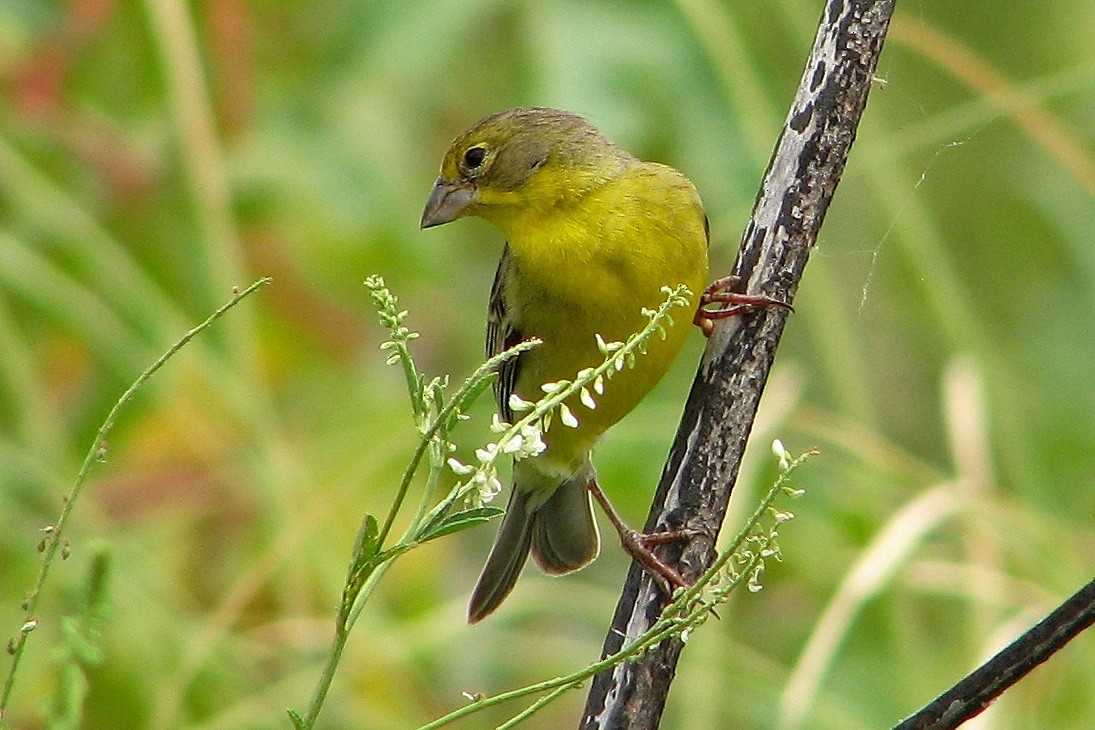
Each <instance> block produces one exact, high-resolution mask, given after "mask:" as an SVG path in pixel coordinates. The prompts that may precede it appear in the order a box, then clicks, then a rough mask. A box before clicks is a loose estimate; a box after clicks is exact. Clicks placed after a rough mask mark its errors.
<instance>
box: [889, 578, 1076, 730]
mask: <svg viewBox="0 0 1095 730" xmlns="http://www.w3.org/2000/svg"><path fill="white" fill-rule="evenodd" d="M1092 623H1095V578H1093V579H1092V580H1091V582H1090V583H1088V584H1087V585H1086V586H1084V587H1083V588H1081V589H1080V590H1079V591H1077V592H1076V593H1075V594H1074V595H1073V596H1072V598H1069V599H1068V600H1067V601H1065V602H1064V603H1062V604H1061V605H1060V606H1058V607H1057V608H1056V609H1054V611H1053V612H1052V613H1050V614H1049V615H1048V616H1046V617H1045V618H1044V619H1042V620H1041V621H1039V622H1038V623H1037V624H1035V625H1034V627H1033V628H1031V629H1030V630H1029V631H1027V632H1026V633H1025V634H1023V635H1022V636H1020V637H1019V638H1018V639H1016V640H1015V641H1013V642H1012V643H1011V644H1010V645H1008V647H1007V648H1005V649H1004V650H1003V651H1001V652H1000V653H999V654H997V655H996V656H994V657H993V658H992V659H989V660H988V661H987V662H985V663H984V664H982V665H981V666H980V667H978V668H977V669H976V670H974V671H973V672H972V673H971V674H969V675H968V676H967V677H966V678H965V679H963V680H962V681H961V682H959V683H958V684H956V685H954V686H953V687H951V688H950V689H949V690H947V691H946V692H944V693H943V694H941V695H939V696H938V697H936V698H935V700H933V701H932V702H931V703H930V704H928V705H927V706H926V707H924V708H923V709H921V710H920V711H919V712H917V713H916V714H915V715H911V716H910V717H908V718H906V719H905V720H903V721H902V722H901V723H900V724H898V725H897V726H895V728H894V730H948V729H949V728H955V727H958V726H959V725H961V724H962V723H963V722H965V721H966V720H968V719H970V718H971V717H973V716H975V715H977V714H979V713H980V712H981V711H982V710H984V709H985V708H986V707H988V706H989V705H990V704H991V703H992V701H993V700H995V699H996V698H997V697H999V696H1000V695H1001V694H1003V693H1004V691H1005V690H1007V688H1008V687H1010V686H1011V685H1013V684H1015V683H1016V682H1018V681H1019V680H1020V679H1022V678H1023V677H1025V676H1026V675H1027V673H1028V672H1030V670H1032V669H1034V668H1035V667H1036V666H1038V665H1039V664H1041V663H1042V662H1044V661H1045V660H1046V659H1049V658H1050V657H1051V656H1053V654H1054V653H1056V652H1057V651H1058V650H1060V649H1061V648H1062V647H1063V646H1064V645H1065V644H1067V643H1068V642H1069V641H1071V640H1072V639H1074V638H1075V637H1076V636H1078V635H1079V634H1080V633H1081V632H1082V631H1084V629H1087V628H1088V627H1089V626H1091V624H1092Z"/></svg>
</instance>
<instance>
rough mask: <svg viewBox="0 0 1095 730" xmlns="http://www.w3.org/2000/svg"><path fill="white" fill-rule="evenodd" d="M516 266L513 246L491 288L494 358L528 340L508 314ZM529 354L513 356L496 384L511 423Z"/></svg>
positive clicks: (489, 313)
mask: <svg viewBox="0 0 1095 730" xmlns="http://www.w3.org/2000/svg"><path fill="white" fill-rule="evenodd" d="M512 266H513V262H512V259H510V255H509V246H508V245H507V246H506V247H505V248H504V249H502V258H501V260H500V261H499V262H498V271H496V272H495V274H494V285H493V286H492V287H491V289H490V304H489V306H488V308H487V357H488V358H490V357H494V356H495V355H497V354H498V353H500V352H503V351H505V350H507V349H509V348H511V347H513V346H514V345H516V344H517V343H518V342H520V341H521V340H523V339H524V337H522V335H521V332H520V331H518V329H517V326H516V323H515V322H514V313H513V312H507V311H506V301H505V296H504V295H503V289H505V286H506V280H507V279H508V277H509V275H510V267H512ZM524 357H525V353H521V354H520V355H518V356H517V357H511V358H510V359H509V360H506V361H505V362H504V363H502V365H501V367H499V368H498V379H497V380H495V381H494V399H495V400H496V401H497V402H498V412H499V413H501V414H502V418H504V419H506V420H507V421H510V422H512V421H513V412H512V411H511V410H510V407H509V397H510V394H511V393H513V387H514V385H515V384H516V383H517V373H518V372H519V371H520V369H521V360H522V359H523V358H524Z"/></svg>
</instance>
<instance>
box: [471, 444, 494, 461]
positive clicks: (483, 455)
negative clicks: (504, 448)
mask: <svg viewBox="0 0 1095 730" xmlns="http://www.w3.org/2000/svg"><path fill="white" fill-rule="evenodd" d="M497 453H498V444H487V445H486V446H484V447H483V448H481V449H476V450H475V458H477V459H479V462H480V463H481V464H485V463H487V462H488V461H494V459H495V456H496V455H497Z"/></svg>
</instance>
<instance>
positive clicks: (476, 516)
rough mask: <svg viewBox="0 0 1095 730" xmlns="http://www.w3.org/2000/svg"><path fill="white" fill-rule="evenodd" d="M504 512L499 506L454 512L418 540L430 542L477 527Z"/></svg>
mask: <svg viewBox="0 0 1095 730" xmlns="http://www.w3.org/2000/svg"><path fill="white" fill-rule="evenodd" d="M503 512H505V510H504V509H501V508H499V507H473V508H472V509H466V510H461V511H460V512H453V513H452V514H451V515H449V516H448V517H446V518H445V519H444V520H442V521H441V523H440V524H439V525H437V526H436V527H433V528H432V529H430V530H429V531H427V532H426V533H425V534H423V535H422V537H420V538H418V542H419V543H423V542H429V541H430V540H436V539H437V538H439V537H444V536H445V535H451V534H452V533H454V532H460V531H461V530H466V529H468V528H469V527H475V526H476V525H480V524H482V523H484V522H489V521H490V520H493V519H494V518H495V517H497V516H498V515H500V514H502V513H503Z"/></svg>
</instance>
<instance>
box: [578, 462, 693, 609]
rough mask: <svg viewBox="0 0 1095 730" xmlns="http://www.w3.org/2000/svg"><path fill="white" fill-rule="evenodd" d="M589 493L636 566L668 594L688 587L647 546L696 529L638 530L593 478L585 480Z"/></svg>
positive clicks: (678, 575)
mask: <svg viewBox="0 0 1095 730" xmlns="http://www.w3.org/2000/svg"><path fill="white" fill-rule="evenodd" d="M589 492H590V494H592V495H593V498H594V499H596V500H597V502H598V504H600V505H601V508H602V509H603V510H604V511H605V514H606V515H608V520H609V522H611V523H612V526H613V527H615V528H616V532H618V533H619V534H620V544H621V545H623V548H624V550H626V551H627V553H628V554H629V555H630V556H631V557H633V558H634V559H635V560H636V561H637V562H638V563H639V565H641V566H642V567H643V569H644V570H646V572H648V573H650V574H651V575H652V576H654V578H656V579H658V580H659V582H660V583H661V584H662V588H664V589H665V592H666V593H667V594H669V595H672V593H673V591H674V589H676V588H688V587H689V583H688V581H686V580H685V579H684V578H683V577H682V576H681V574H680V573H678V572H677V571H676V569H674V568H673V567H671V566H669V565H666V564H665V562H663V561H662V559H661V558H659V557H658V556H657V555H655V554H654V553H653V552H652V551H651V550H650V548H651V547H653V546H655V545H664V544H666V543H669V542H676V541H677V540H684V539H685V538H688V537H692V536H694V535H696V534H698V530H691V529H682V530H665V531H663V532H650V533H647V532H639V531H638V530H636V529H634V528H632V527H629V526H628V525H627V524H626V523H625V522H624V521H623V518H621V517H620V513H619V512H617V511H616V508H615V507H613V506H612V503H611V502H609V501H608V497H607V496H605V493H604V492H603V491H602V490H601V486H600V485H599V484H597V480H596V479H590V480H589Z"/></svg>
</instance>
